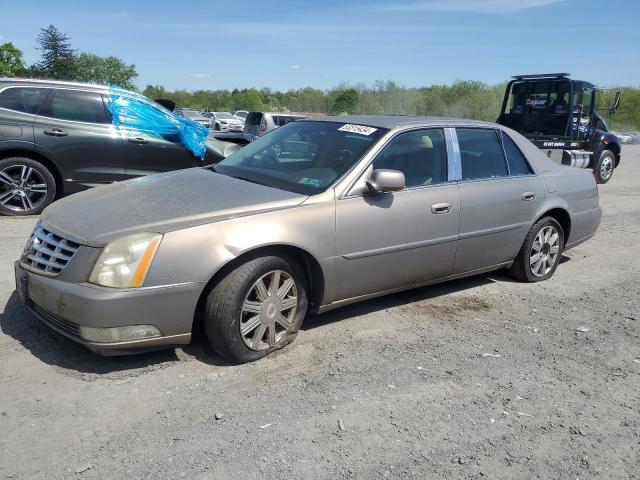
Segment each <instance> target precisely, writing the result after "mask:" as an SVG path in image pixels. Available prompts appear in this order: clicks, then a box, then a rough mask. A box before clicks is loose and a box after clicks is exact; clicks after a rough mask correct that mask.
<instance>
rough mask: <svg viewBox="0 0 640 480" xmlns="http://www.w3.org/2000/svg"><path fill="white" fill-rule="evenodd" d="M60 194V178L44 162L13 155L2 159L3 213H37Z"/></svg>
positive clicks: (0, 195)
mask: <svg viewBox="0 0 640 480" xmlns="http://www.w3.org/2000/svg"><path fill="white" fill-rule="evenodd" d="M55 198H56V181H55V179H54V178H53V175H52V174H51V172H50V171H49V170H48V169H47V168H46V167H45V166H44V165H42V164H41V163H40V162H38V161H36V160H32V159H30V158H21V157H12V158H5V159H2V160H0V214H3V215H13V216H21V215H37V214H39V213H40V212H42V210H44V208H45V207H46V206H47V205H49V204H50V203H51V202H53V200H54V199H55Z"/></svg>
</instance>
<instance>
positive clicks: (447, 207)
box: [431, 203, 451, 215]
mask: <svg viewBox="0 0 640 480" xmlns="http://www.w3.org/2000/svg"><path fill="white" fill-rule="evenodd" d="M450 211H451V204H450V203H434V204H433V205H431V213H435V214H436V215H442V214H445V213H449V212H450Z"/></svg>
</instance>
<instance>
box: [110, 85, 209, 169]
mask: <svg viewBox="0 0 640 480" xmlns="http://www.w3.org/2000/svg"><path fill="white" fill-rule="evenodd" d="M107 107H108V108H109V111H110V112H111V115H112V117H113V124H114V125H115V126H116V127H121V126H122V127H128V128H132V129H134V130H139V131H141V132H144V133H146V134H148V135H154V136H159V137H164V136H172V137H177V139H178V141H179V142H180V143H181V144H182V145H183V146H184V147H185V148H186V149H187V150H189V151H190V152H191V153H193V155H194V156H196V157H198V158H200V159H201V160H204V157H205V154H206V152H207V135H208V134H209V130H208V129H207V127H205V126H203V125H200V124H199V123H196V122H193V121H191V120H189V119H186V118H182V117H178V116H176V115H174V114H173V113H171V112H170V111H169V110H166V109H164V108H163V107H160V106H159V105H157V104H155V103H153V102H151V101H150V100H149V99H148V98H147V97H145V96H144V95H140V94H138V93H135V92H131V91H129V90H125V89H123V88H120V87H118V86H115V85H112V86H111V88H110V89H109V102H108V103H107Z"/></svg>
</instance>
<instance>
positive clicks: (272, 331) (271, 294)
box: [240, 270, 298, 351]
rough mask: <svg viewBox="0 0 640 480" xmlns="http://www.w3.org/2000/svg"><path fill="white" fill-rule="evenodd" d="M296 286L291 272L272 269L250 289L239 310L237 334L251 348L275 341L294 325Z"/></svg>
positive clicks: (262, 347) (259, 348)
mask: <svg viewBox="0 0 640 480" xmlns="http://www.w3.org/2000/svg"><path fill="white" fill-rule="evenodd" d="M297 306H298V288H297V286H296V282H295V280H294V279H293V277H292V276H291V275H289V274H288V273H287V272H285V271H283V270H273V271H271V272H269V273H266V274H265V275H263V276H262V277H260V278H259V279H258V280H257V281H256V282H255V283H254V284H253V286H252V287H251V288H250V289H249V293H248V294H247V296H246V297H245V299H244V302H243V303H242V311H241V313H240V336H241V337H242V341H243V342H244V344H245V345H246V346H247V347H249V348H250V349H251V350H258V351H259V350H266V349H267V348H269V347H272V346H274V345H275V344H277V343H278V342H279V341H280V340H281V339H282V338H283V337H284V336H285V335H286V334H287V333H289V332H291V331H292V329H293V326H294V319H295V316H296V310H297Z"/></svg>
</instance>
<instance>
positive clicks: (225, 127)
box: [209, 112, 244, 132]
mask: <svg viewBox="0 0 640 480" xmlns="http://www.w3.org/2000/svg"><path fill="white" fill-rule="evenodd" d="M209 115H210V118H211V128H212V129H213V130H218V131H222V132H242V131H244V120H243V119H240V118H238V117H236V116H235V115H232V114H231V113H229V112H209Z"/></svg>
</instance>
